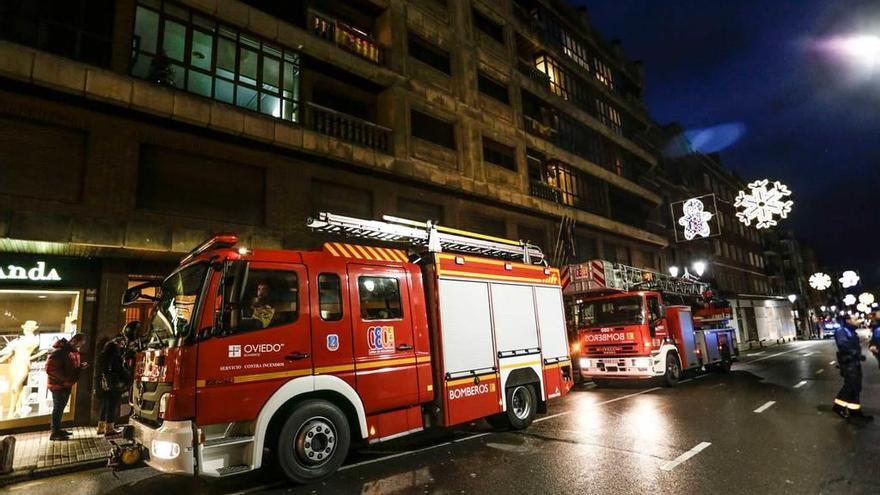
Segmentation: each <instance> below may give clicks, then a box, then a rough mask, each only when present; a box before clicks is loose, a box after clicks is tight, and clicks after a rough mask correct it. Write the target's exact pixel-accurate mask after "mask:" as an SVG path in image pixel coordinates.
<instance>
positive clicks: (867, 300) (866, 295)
mask: <svg viewBox="0 0 880 495" xmlns="http://www.w3.org/2000/svg"><path fill="white" fill-rule="evenodd" d="M859 302H860V303H862V304H864V305H865V306H870V305H871V304H872V303H873V302H874V294H871V293H870V292H862V293H861V294H859Z"/></svg>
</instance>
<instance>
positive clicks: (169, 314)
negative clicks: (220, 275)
mask: <svg viewBox="0 0 880 495" xmlns="http://www.w3.org/2000/svg"><path fill="white" fill-rule="evenodd" d="M207 270H208V265H207V264H206V263H198V264H195V265H190V266H188V267H186V268H184V269H182V270H179V271H177V272H175V273H174V274H172V275H171V276H170V277H168V278H167V279H165V282H163V283H162V288H161V292H160V297H159V301H158V302H157V303H156V311H155V314H154V315H153V321H152V322H150V327H151V335H152V337H151V339H150V343H151V344H154V343H157V341H158V343H160V344H161V345H162V346H163V347H167V346H174V345H176V344H177V340H178V338H179V337H180V336H181V335H189V334H190V333H191V332H190V331H191V330H192V328H191V327H192V317H193V311H194V310H195V307H196V303H197V302H198V298H199V295H200V294H201V292H202V283H204V281H205V274H206V272H207Z"/></svg>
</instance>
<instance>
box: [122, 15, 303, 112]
mask: <svg viewBox="0 0 880 495" xmlns="http://www.w3.org/2000/svg"><path fill="white" fill-rule="evenodd" d="M159 5H160V2H159V1H151V2H145V1H142V2H141V3H139V4H138V6H137V10H136V13H135V23H134V37H133V40H132V61H131V73H132V75H134V76H136V77H140V78H144V79H147V80H150V81H152V82H155V83H158V84H163V85H169V86H174V87H176V88H179V89H185V90H186V91H189V92H191V93H196V94H199V95H202V96H206V97H208V98H213V99H215V100H219V101H222V102H225V103H230V104H234V105H236V106H239V107H241V108H247V109H249V110H253V111H255V112H260V113H262V114H265V115H270V116H272V117H276V118H280V119H284V120H289V121H293V122H297V121H298V120H299V116H298V105H299V68H300V56H299V53H298V52H295V51H292V50H288V49H284V48H282V47H281V46H278V45H274V44H271V43H269V42H264V41H263V40H261V39H259V38H257V37H254V36H251V35H249V34H246V33H242V32H240V31H239V30H237V29H236V28H234V27H231V26H227V25H224V24H220V23H218V22H217V21H215V20H214V19H211V18H208V17H203V16H202V15H200V14H198V13H195V12H192V11H190V10H189V9H185V8H183V7H179V6H177V4H174V3H171V2H167V1H166V2H162V3H161V6H162V9H161V11H160V10H159Z"/></svg>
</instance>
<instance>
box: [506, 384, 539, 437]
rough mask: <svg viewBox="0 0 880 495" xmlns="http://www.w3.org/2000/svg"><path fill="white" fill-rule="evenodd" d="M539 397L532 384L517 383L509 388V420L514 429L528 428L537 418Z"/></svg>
mask: <svg viewBox="0 0 880 495" xmlns="http://www.w3.org/2000/svg"><path fill="white" fill-rule="evenodd" d="M537 410H538V399H537V398H535V390H534V389H533V388H532V386H531V385H517V386H515V387H511V388H508V389H507V420H508V422H509V423H510V427H511V428H513V429H514V430H522V429H524V428H528V427H529V425H530V424H532V421H534V419H535V413H536V412H537Z"/></svg>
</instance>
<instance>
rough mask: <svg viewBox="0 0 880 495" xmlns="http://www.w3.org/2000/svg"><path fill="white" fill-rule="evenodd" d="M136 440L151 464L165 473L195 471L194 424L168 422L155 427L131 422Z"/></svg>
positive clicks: (189, 422) (136, 421)
mask: <svg viewBox="0 0 880 495" xmlns="http://www.w3.org/2000/svg"><path fill="white" fill-rule="evenodd" d="M131 425H132V426H133V427H134V435H133V439H134V441H135V443H138V444H140V445H141V446H142V447H143V448H144V451H145V452H148V455H147V456H146V459H145V461H146V463H147V465H148V466H150V467H152V468H154V469H157V470H159V471H162V472H163V473H177V474H194V473H195V462H194V458H195V455H194V452H193V425H192V422H191V421H165V422H164V423H162V426H160V427H158V428H153V427H151V426H148V425H145V424H143V423H141V422H139V421H138V420H137V419H133V420H132V421H131Z"/></svg>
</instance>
